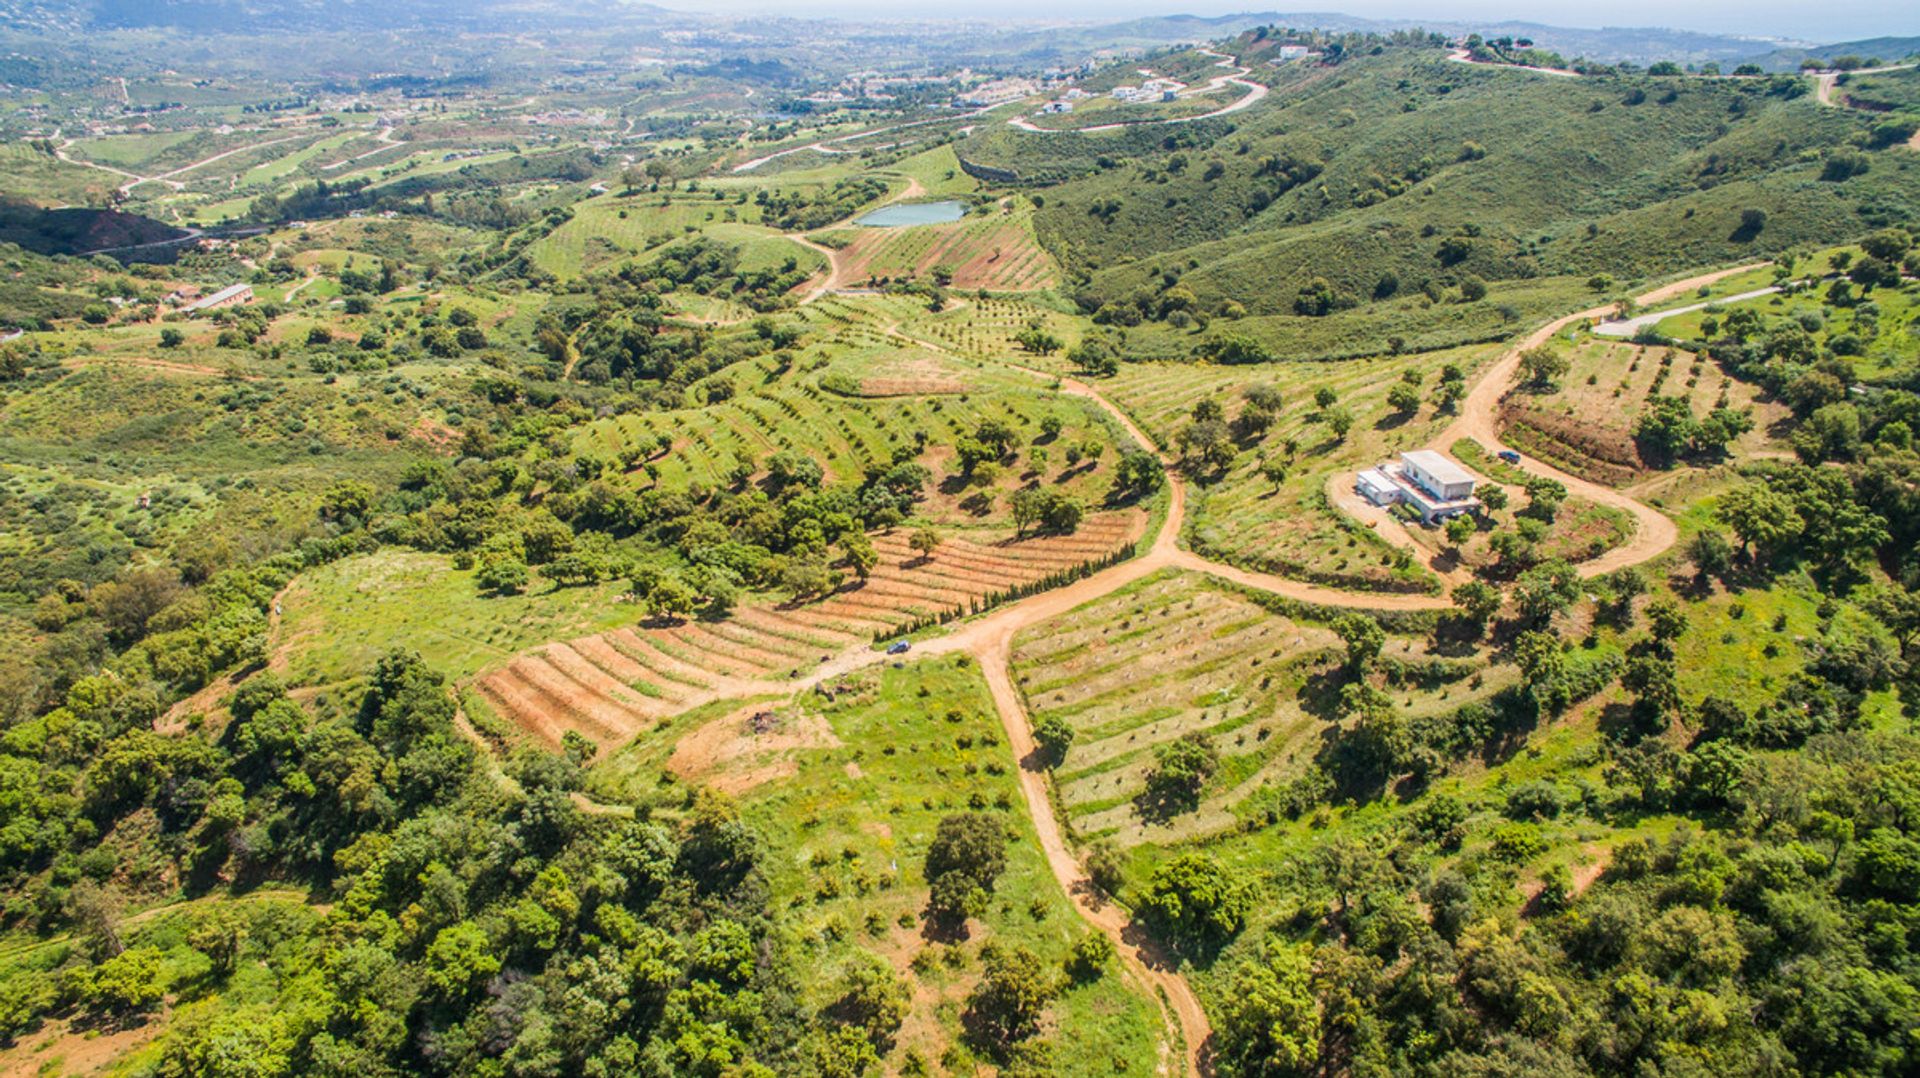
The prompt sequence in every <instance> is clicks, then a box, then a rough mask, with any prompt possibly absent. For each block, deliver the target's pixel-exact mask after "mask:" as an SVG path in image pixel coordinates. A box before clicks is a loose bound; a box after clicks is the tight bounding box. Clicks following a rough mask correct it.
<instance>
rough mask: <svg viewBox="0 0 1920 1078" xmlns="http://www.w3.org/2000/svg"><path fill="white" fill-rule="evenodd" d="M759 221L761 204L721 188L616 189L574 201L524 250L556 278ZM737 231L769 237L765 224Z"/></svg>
mask: <svg viewBox="0 0 1920 1078" xmlns="http://www.w3.org/2000/svg"><path fill="white" fill-rule="evenodd" d="M715 195H721V196H722V197H719V198H716V197H715ZM759 220H760V207H759V206H758V205H755V204H754V203H753V202H752V201H750V200H748V199H747V198H745V197H744V196H735V197H726V196H724V194H722V193H721V192H714V193H712V194H709V193H707V192H704V191H702V192H677V193H669V192H658V193H646V192H636V193H634V194H632V195H626V194H623V193H621V192H620V191H619V190H618V188H616V189H615V190H614V191H612V192H609V193H607V194H604V195H600V196H598V197H595V198H591V199H588V200H586V201H584V202H581V203H578V204H576V205H575V206H574V215H573V219H572V220H570V221H568V222H567V223H566V224H564V225H562V226H560V227H559V228H557V229H555V230H554V231H553V232H552V233H550V234H549V235H547V236H546V237H545V238H543V239H541V240H540V241H539V242H537V243H535V244H534V245H533V246H532V248H530V249H529V251H528V255H529V256H530V257H531V258H532V259H533V260H534V263H535V264H536V265H538V266H539V267H540V268H541V269H543V270H545V271H547V272H548V273H551V274H553V275H554V276H556V277H561V278H568V277H577V276H579V275H580V274H582V273H586V272H589V271H592V270H597V269H606V268H610V267H613V266H617V265H618V264H620V263H622V262H625V261H627V260H628V259H632V258H637V257H639V256H641V255H644V254H645V253H646V252H648V251H650V250H654V249H656V248H659V247H664V246H666V245H667V244H670V243H674V242H677V241H680V240H683V239H686V238H687V237H688V236H690V235H693V234H695V233H699V232H702V231H704V230H706V229H708V228H709V226H712V225H716V224H741V225H757V224H758V222H759ZM739 231H741V232H742V233H745V234H748V235H756V236H767V237H770V238H772V237H774V233H773V232H771V231H770V230H767V229H760V228H753V229H741V230H739ZM785 246H786V249H787V253H788V255H790V256H791V257H793V258H795V259H798V260H803V261H804V260H808V259H809V258H811V259H812V260H813V261H817V260H818V255H817V254H814V253H813V252H809V251H807V250H805V249H804V248H802V247H800V246H799V245H798V244H793V243H786V244H785Z"/></svg>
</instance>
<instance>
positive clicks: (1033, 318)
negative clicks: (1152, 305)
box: [901, 296, 1086, 374]
mask: <svg viewBox="0 0 1920 1078" xmlns="http://www.w3.org/2000/svg"><path fill="white" fill-rule="evenodd" d="M1036 298H1039V297H1035V298H1028V297H1015V296H987V297H984V298H969V299H967V300H965V301H963V302H960V303H956V304H953V305H951V306H949V307H948V308H947V309H946V310H943V311H940V312H939V313H937V314H929V313H927V312H917V313H916V314H915V315H914V316H913V317H912V318H910V319H909V320H907V321H906V322H905V323H904V324H903V325H902V326H901V328H902V329H903V330H904V331H906V332H907V333H909V334H911V335H912V336H914V337H915V338H918V339H922V340H925V341H927V342H929V343H931V344H933V345H936V346H938V347H940V348H942V349H945V350H947V351H950V352H957V353H959V354H961V355H964V356H967V357H969V358H973V359H997V360H1003V361H1011V362H1013V363H1017V364H1019V365H1021V366H1026V367H1033V368H1036V369H1039V370H1045V371H1050V372H1053V373H1056V374H1066V373H1068V372H1069V370H1070V367H1071V365H1070V364H1069V363H1068V362H1067V360H1066V350H1067V349H1069V348H1071V347H1072V346H1073V345H1074V344H1077V343H1078V342H1079V339H1080V337H1081V336H1082V335H1083V334H1084V333H1085V332H1086V327H1085V324H1084V323H1083V322H1082V321H1081V320H1080V319H1078V318H1075V317H1074V316H1072V315H1070V314H1067V313H1064V312H1063V311H1061V310H1059V309H1058V308H1057V307H1056V306H1042V305H1040V304H1039V303H1038V302H1035V299H1036ZM1035 327H1038V328H1039V329H1040V330H1042V331H1043V332H1045V333H1046V334H1048V335H1049V336H1052V337H1053V338H1054V339H1055V340H1057V341H1059V342H1060V344H1061V348H1060V349H1059V350H1057V351H1054V352H1048V353H1045V354H1034V353H1030V352H1028V351H1026V350H1025V349H1024V348H1023V347H1022V346H1021V344H1020V342H1019V337H1020V335H1021V334H1022V333H1025V332H1027V331H1028V330H1030V329H1033V328H1035Z"/></svg>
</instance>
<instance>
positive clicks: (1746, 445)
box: [1500, 337, 1789, 485]
mask: <svg viewBox="0 0 1920 1078" xmlns="http://www.w3.org/2000/svg"><path fill="white" fill-rule="evenodd" d="M1567 358H1568V359H1569V360H1570V361H1571V363H1572V367H1571V369H1569V370H1568V372H1567V374H1566V375H1565V377H1563V378H1562V379H1561V388H1559V389H1557V390H1555V391H1553V392H1550V393H1534V392H1529V391H1526V390H1520V391H1516V392H1514V393H1513V394H1511V395H1509V396H1508V397H1507V398H1506V399H1505V400H1504V401H1503V402H1501V406H1500V422H1501V425H1502V427H1503V428H1504V431H1505V434H1506V437H1507V439H1508V440H1509V441H1511V442H1512V443H1513V444H1514V445H1515V446H1516V447H1518V448H1519V449H1521V450H1523V451H1525V452H1528V453H1532V454H1533V455H1535V456H1538V457H1541V458H1543V459H1545V460H1547V461H1548V462H1549V463H1552V464H1553V465H1555V466H1556V467H1560V468H1564V469H1566V470H1567V471H1570V472H1572V473H1574V474H1575V475H1579V476H1582V477H1584V478H1586V479H1590V480H1593V481H1594V482H1597V483H1608V484H1616V485H1617V484H1621V483H1629V482H1632V481H1633V480H1634V479H1636V478H1638V477H1639V476H1640V475H1641V473H1642V472H1643V471H1644V470H1645V469H1646V468H1647V467H1649V466H1650V462H1648V461H1646V460H1644V459H1643V458H1642V456H1641V453H1640V449H1639V447H1638V445H1636V444H1635V441H1634V437H1633V425H1634V421H1635V419H1636V418H1638V416H1639V415H1640V413H1641V411H1643V410H1644V408H1645V407H1646V404H1647V402H1648V400H1649V399H1650V398H1652V397H1655V396H1668V397H1685V398H1686V399H1687V401H1688V403H1689V404H1690V405H1691V406H1692V408H1693V411H1694V414H1695V415H1706V414H1707V413H1708V412H1710V411H1712V410H1713V409H1714V408H1715V407H1718V406H1721V405H1726V406H1728V407H1732V408H1736V409H1751V410H1752V411H1753V416H1754V421H1755V422H1754V429H1753V430H1752V431H1749V432H1748V433H1747V434H1746V435H1744V436H1743V437H1742V438H1741V439H1740V440H1739V441H1738V442H1736V443H1735V444H1734V446H1733V451H1734V452H1735V453H1736V454H1739V453H1742V452H1753V451H1756V450H1760V449H1764V448H1766V447H1767V446H1768V445H1769V443H1771V442H1773V441H1774V437H1773V435H1772V434H1770V433H1769V431H1770V429H1771V428H1773V427H1774V426H1775V424H1778V423H1780V422H1782V421H1784V420H1785V419H1787V418H1788V416H1789V412H1788V410H1787V408H1786V407H1785V406H1784V405H1781V404H1780V403H1778V402H1774V401H1762V400H1761V399H1760V398H1761V393H1760V389H1759V387H1758V386H1755V385H1753V384H1751V383H1748V382H1741V381H1737V380H1735V379H1734V378H1732V377H1730V376H1729V375H1727V373H1726V372H1725V371H1723V370H1722V369H1721V368H1720V365H1719V364H1717V363H1715V362H1714V361H1713V360H1711V359H1709V358H1707V357H1705V356H1702V355H1696V354H1694V353H1692V352H1685V351H1680V350H1678V349H1673V348H1665V347H1656V348H1650V347H1645V346H1642V345H1636V344H1629V343H1627V342H1626V341H1618V340H1607V339H1605V338H1601V337H1583V338H1582V339H1581V341H1580V342H1579V344H1578V345H1577V346H1575V347H1574V348H1572V349H1571V350H1570V351H1568V353H1567Z"/></svg>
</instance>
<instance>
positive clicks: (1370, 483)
mask: <svg viewBox="0 0 1920 1078" xmlns="http://www.w3.org/2000/svg"><path fill="white" fill-rule="evenodd" d="M1476 482H1477V480H1476V478H1475V477H1474V474H1473V473H1472V472H1470V471H1467V470H1466V469H1465V468H1463V467H1461V466H1460V465H1459V463H1457V462H1456V461H1454V460H1453V459H1451V458H1449V457H1447V456H1446V455H1444V454H1441V453H1436V452H1434V451H1433V450H1431V449H1413V450H1409V451H1407V452H1405V453H1402V454H1400V459H1399V461H1397V462H1394V463H1389V464H1382V465H1380V466H1379V467H1377V468H1368V469H1367V470H1366V471H1363V472H1361V473H1360V475H1359V477H1358V479H1356V480H1355V483H1354V489H1355V490H1357V491H1359V492H1360V496H1361V497H1363V498H1365V499H1367V500H1368V501H1369V502H1372V503H1373V504H1375V505H1381V506H1387V505H1398V504H1401V503H1405V504H1407V505H1410V506H1412V507H1413V508H1414V509H1415V510H1416V511H1418V512H1419V514H1420V519H1421V520H1423V521H1425V522H1427V523H1429V524H1432V523H1435V522H1437V521H1442V520H1446V519H1448V518H1449V517H1456V516H1459V515H1460V514H1462V513H1468V512H1472V511H1473V510H1475V509H1478V508H1479V507H1480V499H1478V498H1476V497H1474V496H1473V487H1474V484H1475V483H1476Z"/></svg>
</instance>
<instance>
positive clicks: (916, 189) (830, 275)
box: [734, 169, 927, 306]
mask: <svg viewBox="0 0 1920 1078" xmlns="http://www.w3.org/2000/svg"><path fill="white" fill-rule="evenodd" d="M734 171H736V172H737V171H739V170H738V169H735V170H734ZM926 193H927V188H926V185H924V184H922V183H921V182H920V181H919V180H917V179H915V178H914V177H912V176H908V177H907V186H906V187H905V188H904V189H902V190H901V192H900V193H899V194H897V195H893V196H891V197H889V198H888V199H887V200H886V201H885V202H882V203H880V205H879V206H875V207H874V208H873V209H880V208H881V207H884V206H891V205H893V204H894V203H896V202H900V201H903V200H905V199H909V198H920V197H922V196H924V195H925V194H926ZM872 212H873V210H871V209H869V210H861V211H860V212H859V213H857V214H855V215H854V217H849V218H847V219H846V220H844V221H836V222H834V223H833V224H831V225H828V226H827V228H826V229H818V230H816V231H823V232H824V231H826V230H827V229H834V228H846V227H849V226H851V225H852V224H853V221H854V218H857V217H860V216H864V215H866V214H869V213H872ZM781 235H783V236H785V237H786V238H787V239H790V240H792V241H793V242H795V243H797V244H799V245H800V246H802V247H805V248H807V249H808V250H812V251H818V252H820V253H821V254H822V255H825V256H826V259H827V275H826V276H825V277H823V278H821V279H820V280H819V281H818V282H816V283H815V284H813V285H812V286H811V287H809V288H808V289H807V294H806V295H804V296H802V297H800V304H801V306H805V305H807V304H809V303H812V302H813V301H815V300H817V299H819V298H820V297H821V296H824V295H826V294H828V293H829V292H835V291H838V290H839V289H842V288H845V287H846V281H845V280H844V278H845V276H846V270H845V267H844V266H843V265H842V264H841V261H840V257H839V256H840V252H838V251H836V250H834V249H833V248H831V247H828V246H827V245H825V244H822V243H815V242H814V241H813V240H810V239H808V238H807V237H806V236H804V235H801V234H800V233H798V232H783V233H781Z"/></svg>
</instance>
